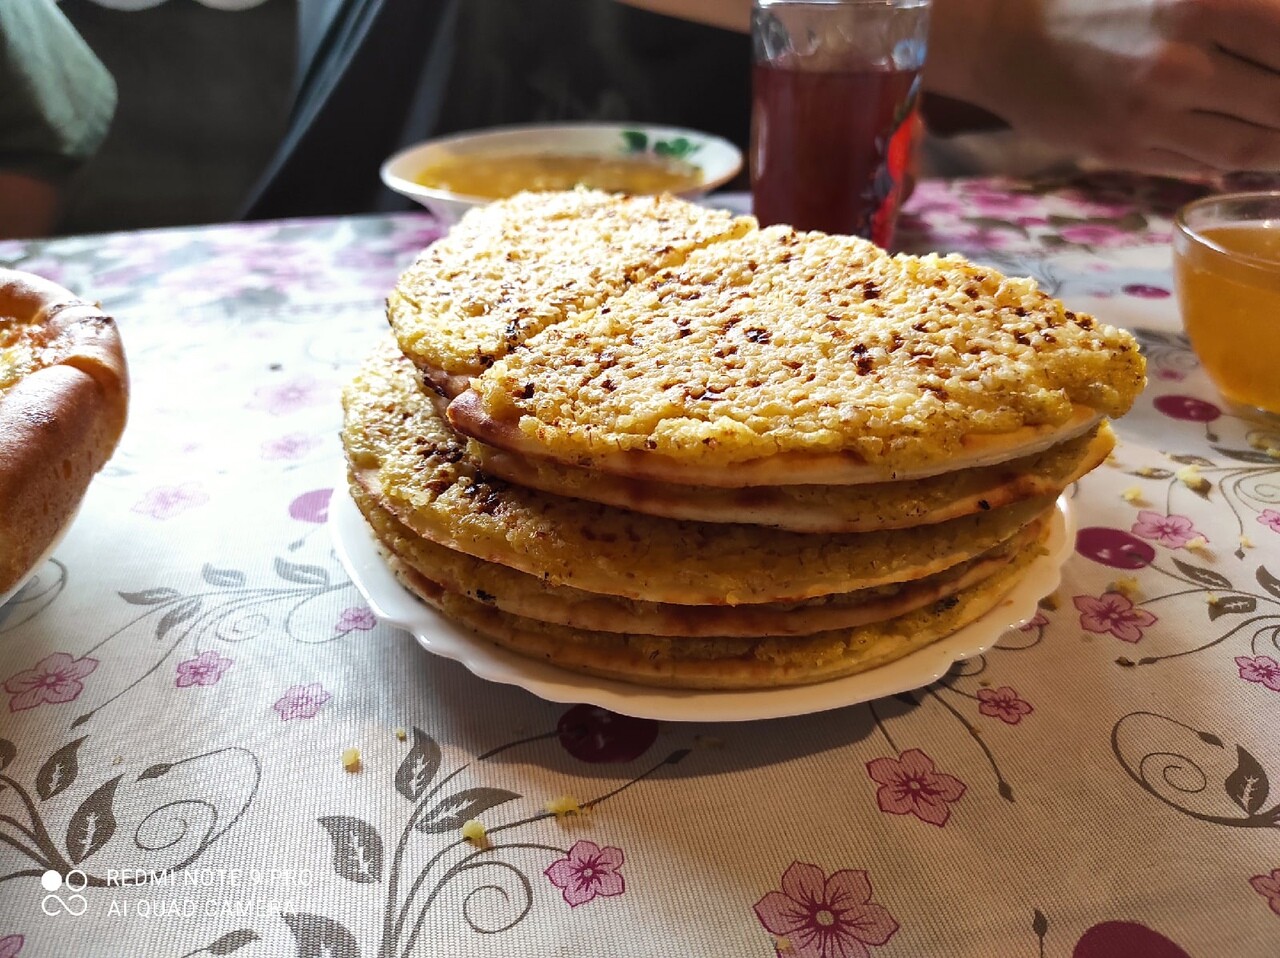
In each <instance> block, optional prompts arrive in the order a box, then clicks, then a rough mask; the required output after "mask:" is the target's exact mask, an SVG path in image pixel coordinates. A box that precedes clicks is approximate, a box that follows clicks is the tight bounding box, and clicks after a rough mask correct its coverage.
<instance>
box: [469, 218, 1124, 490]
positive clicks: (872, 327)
mask: <svg viewBox="0 0 1280 958" xmlns="http://www.w3.org/2000/svg"><path fill="white" fill-rule="evenodd" d="M1144 381H1145V380H1144V364H1143V360H1142V357H1141V355H1140V353H1139V352H1138V346H1137V343H1136V341H1135V340H1134V339H1133V337H1132V336H1130V335H1129V334H1128V333H1125V332H1122V331H1119V330H1116V329H1113V328H1111V327H1109V326H1105V325H1103V324H1102V323H1099V322H1097V321H1096V320H1094V319H1093V318H1092V317H1090V316H1085V315H1083V314H1077V313H1074V312H1071V311H1069V310H1067V309H1066V308H1065V307H1064V306H1063V305H1062V304H1061V303H1060V302H1058V301H1056V300H1054V299H1052V298H1050V297H1048V296H1047V295H1045V294H1044V293H1043V292H1041V291H1040V290H1039V289H1038V288H1037V287H1036V286H1035V284H1034V283H1033V282H1032V281H1030V280H1025V279H1012V278H1008V277H1005V276H1002V275H1000V274H999V273H997V272H995V271H994V270H991V269H986V268H982V267H978V266H975V265H973V264H971V263H969V262H967V261H965V260H964V259H962V258H960V257H955V256H951V257H938V256H925V257H911V256H893V257H891V256H889V255H888V254H886V253H884V251H882V250H880V249H878V248H877V247H875V246H873V245H871V244H870V243H867V242H865V241H863V240H858V239H855V238H851V237H842V236H828V235H825V234H821V233H797V232H795V231H792V230H790V229H787V228H785V227H772V228H770V229H767V230H760V231H756V232H752V233H748V234H747V235H745V236H743V237H739V238H736V239H727V240H724V241H722V242H717V243H714V244H711V245H709V246H707V247H705V248H702V249H697V250H694V251H693V252H691V253H690V254H689V255H688V257H687V258H686V259H685V260H684V262H683V263H681V264H680V265H678V266H675V267H672V268H670V269H665V270H662V271H661V272H659V273H657V274H655V275H654V276H651V277H650V278H648V279H646V280H643V281H640V282H637V283H633V284H631V285H629V286H628V287H627V288H626V289H625V290H623V291H622V292H621V293H620V294H618V295H615V296H611V297H608V298H605V299H603V300H602V301H601V303H600V304H598V305H597V306H596V307H595V308H593V309H587V310H583V311H581V312H579V313H577V314H575V315H573V316H570V317H568V318H566V319H565V320H564V321H563V322H559V323H555V324H552V325H549V326H547V327H546V328H544V329H543V330H542V332H540V333H538V334H536V335H534V336H531V337H529V338H527V339H525V340H524V341H523V342H522V343H520V344H519V345H518V346H516V347H515V348H513V349H511V350H510V351H508V352H507V354H506V355H505V356H504V357H503V358H501V359H499V360H498V361H497V362H495V363H494V364H493V365H492V366H491V367H490V368H489V369H487V370H485V371H484V372H483V373H481V374H479V375H477V376H476V377H475V378H474V379H473V380H472V383H471V388H470V389H469V390H468V391H466V392H464V393H462V394H461V395H459V396H458V398H456V399H455V400H454V401H453V403H452V404H451V405H450V407H449V418H450V421H451V422H452V424H453V425H454V426H455V428H457V429H458V430H460V431H461V432H463V433H466V434H467V435H469V436H472V437H474V438H476V439H479V440H481V441H482V442H485V443H487V444H489V445H491V446H496V447H498V448H502V449H506V450H508V451H510V452H514V453H517V454H519V455H522V456H529V457H534V456H542V457H545V458H550V459H554V460H556V461H559V462H563V463H566V464H569V465H574V466H579V467H583V468H589V469H593V470H600V471H604V472H610V473H615V474H618V475H624V476H632V477H640V478H647V479H657V480H660V481H664V482H679V483H683V484H687V485H717V486H743V485H789V484H808V483H830V484H838V483H859V482H875V481H886V480H893V479H901V478H916V477H921V476H928V475H936V474H939V473H943V472H953V471H956V470H958V469H964V468H974V467H979V466H983V465H988V464H991V463H995V462H1003V461H1007V460H1009V459H1013V458H1019V457H1023V456H1027V455H1032V454H1034V453H1036V452H1038V451H1041V450H1043V449H1046V448H1049V447H1050V446H1053V445H1056V444H1058V443H1061V442H1064V441H1067V440H1069V439H1071V438H1074V437H1075V436H1078V435H1081V434H1083V433H1084V432H1087V431H1088V430H1090V429H1092V428H1093V427H1094V425H1096V423H1097V422H1098V421H1099V420H1100V419H1101V418H1102V417H1103V416H1104V415H1110V416H1118V415H1122V414H1123V413H1124V412H1126V411H1127V410H1128V409H1129V407H1130V405H1131V404H1132V402H1133V400H1134V398H1135V397H1136V396H1137V394H1138V392H1139V391H1140V390H1141V388H1142V386H1143V384H1144Z"/></svg>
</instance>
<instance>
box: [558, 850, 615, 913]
mask: <svg viewBox="0 0 1280 958" xmlns="http://www.w3.org/2000/svg"><path fill="white" fill-rule="evenodd" d="M622 861H623V857H622V849H621V848H611V847H606V848H601V847H600V846H599V845H597V844H596V843H595V842H589V841H587V840H586V839H583V840H581V841H577V842H574V844H573V847H572V848H570V849H569V854H568V856H567V857H565V858H558V859H556V860H555V861H553V862H552V863H551V864H550V865H549V866H548V867H547V870H546V871H545V872H543V874H544V875H546V876H547V878H549V879H550V880H551V884H553V885H555V886H556V887H557V888H559V889H561V891H562V892H563V894H564V900H565V901H567V902H568V903H569V904H570V905H571V906H572V907H574V908H577V907H578V906H579V905H583V904H586V903H587V902H589V901H591V899H593V898H595V897H596V895H600V896H602V897H605V898H609V897H612V896H613V895H621V894H622V893H623V892H624V891H626V887H627V884H626V882H625V881H624V880H623V878H622V876H621V875H620V874H618V869H619V868H621V867H622Z"/></svg>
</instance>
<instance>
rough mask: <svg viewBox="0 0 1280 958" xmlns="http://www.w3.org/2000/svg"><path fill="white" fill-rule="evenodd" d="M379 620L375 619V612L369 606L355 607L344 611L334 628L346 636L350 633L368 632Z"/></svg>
mask: <svg viewBox="0 0 1280 958" xmlns="http://www.w3.org/2000/svg"><path fill="white" fill-rule="evenodd" d="M377 624H378V620H377V619H376V618H374V615H373V612H372V611H370V609H369V607H368V606H364V605H353V606H352V607H351V608H349V609H343V610H342V614H341V615H340V616H338V622H337V624H336V625H335V626H334V627H333V630H334V631H335V632H341V633H342V634H344V635H345V634H346V633H348V632H355V631H359V632H368V631H369V630H370V629H372V628H373V627H374V626H375V625H377Z"/></svg>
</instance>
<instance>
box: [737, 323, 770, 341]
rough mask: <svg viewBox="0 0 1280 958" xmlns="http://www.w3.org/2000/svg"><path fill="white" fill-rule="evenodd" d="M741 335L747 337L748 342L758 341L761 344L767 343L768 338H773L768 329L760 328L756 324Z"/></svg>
mask: <svg viewBox="0 0 1280 958" xmlns="http://www.w3.org/2000/svg"><path fill="white" fill-rule="evenodd" d="M743 335H744V336H746V337H747V341H748V342H751V343H760V344H761V345H765V344H767V343H768V342H769V340H770V339H772V338H773V337H772V335H771V334H770V332H769V330H767V329H761V328H760V327H758V326H752V327H751V328H750V329H748V330H746V331H745V332H744V333H743Z"/></svg>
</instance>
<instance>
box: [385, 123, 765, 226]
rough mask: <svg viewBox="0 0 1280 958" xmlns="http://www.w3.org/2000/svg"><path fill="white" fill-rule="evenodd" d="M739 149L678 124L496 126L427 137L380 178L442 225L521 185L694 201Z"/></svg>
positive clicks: (729, 169) (722, 178) (728, 172)
mask: <svg viewBox="0 0 1280 958" xmlns="http://www.w3.org/2000/svg"><path fill="white" fill-rule="evenodd" d="M741 169H742V153H741V151H739V150H738V148H737V147H735V146H734V145H733V144H732V143H730V142H729V141H727V140H724V139H721V138H719V137H715V136H710V135H708V134H706V133H699V132H697V131H695V130H686V129H681V128H678V127H665V126H646V125H643V124H633V123H632V124H599V123H574V124H561V125H556V126H549V125H543V124H533V125H527V126H509V127H499V128H494V129H489V130H479V131H475V132H469V133H459V134H455V135H453V136H447V137H441V138H439V139H435V140H428V141H427V142H425V143H419V144H417V145H415V146H411V147H408V148H407V149H404V150H401V151H400V152H398V153H396V154H395V155H394V156H392V157H391V158H390V159H388V160H387V161H386V162H385V163H383V165H382V182H383V183H385V184H386V185H387V187H389V188H390V189H392V190H394V191H395V192H397V193H400V194H401V195H403V196H407V197H409V198H411V199H413V200H416V201H417V202H419V203H421V204H422V205H423V206H425V207H426V208H427V209H428V210H430V211H431V212H432V213H434V214H435V215H436V216H437V217H438V218H439V219H440V220H442V221H444V222H446V223H452V222H455V221H456V220H457V219H458V218H459V217H460V216H462V214H463V213H465V212H466V211H467V210H468V209H470V208H471V207H473V206H480V205H483V204H485V203H488V202H490V201H492V200H496V199H502V198H504V197H507V196H512V195H514V194H516V193H520V192H523V191H526V190H533V191H540V190H568V189H573V188H575V187H578V186H582V187H587V188H590V189H597V190H604V191H605V192H609V193H630V194H636V195H647V194H656V193H670V194H672V195H674V196H680V197H684V198H686V199H692V198H696V197H699V196H702V195H704V194H706V193H709V192H711V191H712V190H714V189H716V188H717V187H719V186H723V185H724V184H725V183H727V182H728V181H729V180H731V179H733V177H734V176H736V175H737V174H738V171H739V170H741Z"/></svg>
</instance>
